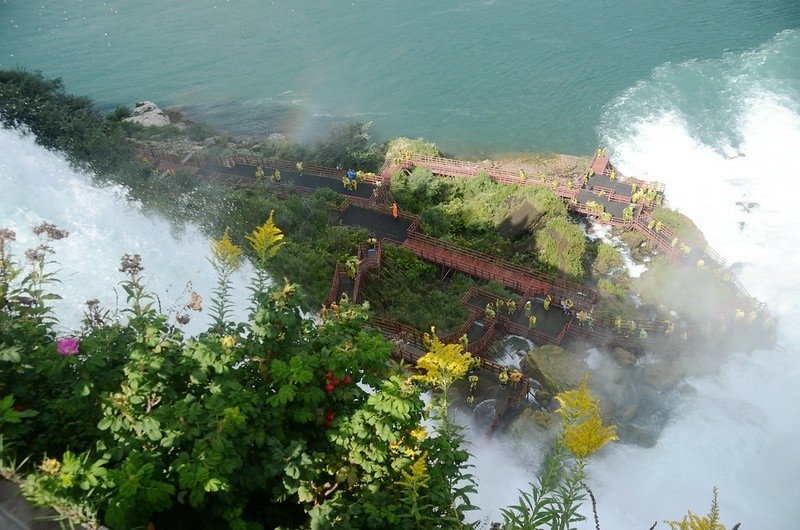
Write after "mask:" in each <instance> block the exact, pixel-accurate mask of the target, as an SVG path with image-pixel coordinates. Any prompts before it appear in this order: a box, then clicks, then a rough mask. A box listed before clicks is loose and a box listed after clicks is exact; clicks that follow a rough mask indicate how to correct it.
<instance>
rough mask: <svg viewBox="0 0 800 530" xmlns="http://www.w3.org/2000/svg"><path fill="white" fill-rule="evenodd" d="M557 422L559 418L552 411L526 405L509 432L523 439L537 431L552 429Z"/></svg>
mask: <svg viewBox="0 0 800 530" xmlns="http://www.w3.org/2000/svg"><path fill="white" fill-rule="evenodd" d="M557 423H558V419H557V418H556V416H555V414H553V413H552V412H547V411H546V410H537V409H533V408H531V407H526V408H525V409H523V410H522V412H520V414H519V416H517V418H516V419H515V420H514V423H512V424H511V426H510V427H509V428H508V432H509V433H510V434H511V435H512V436H513V437H514V438H517V439H521V440H523V439H527V438H529V437H530V436H532V435H534V434H536V433H541V432H542V431H547V430H550V428H552V427H553V426H555V425H556V424H557Z"/></svg>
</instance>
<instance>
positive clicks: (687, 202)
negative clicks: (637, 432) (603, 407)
mask: <svg viewBox="0 0 800 530" xmlns="http://www.w3.org/2000/svg"><path fill="white" fill-rule="evenodd" d="M720 83H721V85H718V84H720ZM709 86H713V87H714V90H715V91H714V92H713V93H714V94H715V96H716V99H715V100H707V101H706V102H705V105H706V107H705V108H704V109H703V112H698V113H695V112H692V109H690V108H687V107H688V106H690V105H686V104H685V102H686V101H688V100H691V98H692V95H693V91H692V87H695V88H697V89H698V91H699V92H702V91H703V90H702V89H703V88H705V89H706V90H707V89H708V87H709ZM798 87H800V32H797V31H795V32H785V33H784V34H781V35H779V36H778V37H776V39H775V40H773V41H771V42H770V43H767V44H766V45H764V46H763V47H762V48H760V49H758V50H754V51H752V52H748V53H745V54H742V55H730V56H725V57H723V58H722V59H721V60H718V61H708V62H699V63H698V62H690V63H686V64H682V65H665V66H664V67H663V68H661V69H660V71H658V72H656V73H655V75H654V77H653V79H651V80H649V81H648V82H647V83H643V84H641V85H639V86H637V87H634V88H633V89H632V90H630V91H629V92H628V93H626V94H624V95H623V96H622V97H621V98H620V99H619V101H617V102H616V105H615V106H614V107H613V108H612V109H611V110H610V111H609V115H608V117H607V123H606V124H605V125H607V126H609V127H607V128H606V129H605V130H604V132H605V137H606V142H607V145H609V146H610V148H611V150H612V157H613V158H614V159H615V160H616V162H617V163H618V165H619V167H620V169H621V170H622V172H623V173H625V174H628V175H637V176H642V177H643V178H646V179H650V180H657V181H660V182H664V183H665V184H666V189H667V198H668V200H669V203H670V205H671V206H672V207H675V208H677V209H679V210H680V211H681V212H683V213H685V214H687V215H688V216H689V217H691V218H692V219H693V220H694V221H695V222H696V223H697V225H698V226H699V227H700V228H701V229H702V230H703V231H704V233H705V234H706V236H707V238H708V240H709V243H710V245H711V246H712V247H714V248H715V249H716V250H718V251H719V252H721V253H722V255H723V256H725V257H726V258H727V259H728V262H729V263H737V264H739V267H740V270H741V272H740V274H739V277H740V279H741V280H742V282H743V284H744V285H745V286H746V287H747V289H748V290H749V291H750V293H751V294H752V295H753V296H755V297H757V298H758V299H760V300H763V301H765V302H767V303H768V304H769V308H770V311H771V312H772V314H773V317H774V318H775V319H776V321H777V324H778V340H777V345H776V347H775V348H774V349H772V350H769V351H756V352H754V353H753V354H750V355H746V354H742V353H737V352H732V357H731V359H730V360H729V361H727V362H725V363H724V364H723V365H722V366H720V371H719V373H718V374H717V375H715V376H711V377H703V378H695V379H693V380H691V381H690V383H691V384H692V385H693V386H694V387H695V388H697V390H698V392H697V395H695V396H693V397H688V398H684V401H683V402H682V403H681V405H680V407H679V410H678V411H677V413H676V415H675V417H674V418H673V421H672V422H671V424H670V425H668V426H667V428H666V429H665V430H664V432H663V433H662V435H661V437H660V438H659V440H658V443H657V444H656V446H655V447H653V448H652V449H640V448H636V447H631V446H623V445H619V444H617V445H615V446H613V447H610V448H609V449H608V450H607V451H605V452H604V453H603V454H602V455H601V456H600V457H599V458H598V459H597V460H596V461H595V462H594V464H593V466H592V468H591V482H592V483H593V484H594V485H595V492H596V493H597V494H598V501H599V503H600V511H601V513H600V517H601V522H602V523H603V527H604V528H610V529H616V528H647V527H649V524H652V522H653V521H656V520H659V521H662V520H664V519H677V518H680V516H681V514H683V513H685V511H686V510H687V509H692V510H693V511H694V512H696V513H707V511H708V507H709V504H710V497H711V490H712V488H713V487H714V486H717V487H719V491H720V508H721V512H722V518H723V521H725V523H726V524H727V525H728V528H730V527H731V526H733V524H735V523H736V522H741V523H742V528H743V529H771V530H779V529H787V530H788V529H793V528H798V527H800V523H798V521H799V520H800V493H799V492H800V488H798V485H797V478H798V477H800V453H798V451H797V448H796V446H797V437H798V435H800V412H799V411H798V403H800V387H798V384H797V381H798V380H800V357H799V356H800V330H798V329H797V327H796V325H795V323H796V322H797V321H798V318H800V303H799V302H800V298H799V297H800V279H798V276H797V274H796V271H797V268H798V265H800V251H798V248H800V231H798V229H797V227H798V226H800V209H798V207H797V200H798V196H797V195H796V193H795V192H794V188H795V185H794V182H793V181H794V180H795V176H794V174H793V173H794V160H795V158H796V155H797V148H798V146H800V98H798ZM645 108H648V109H653V108H656V109H658V110H655V111H653V110H649V111H647V112H643V109H645ZM703 114H705V115H706V116H705V117H703V116H702V115H703ZM708 116H716V118H717V119H718V120H719V122H718V126H717V127H714V126H713V124H712V125H709V124H708V123H707V121H706V119H707V117H708ZM698 121H703V123H698ZM623 123H625V125H624V126H623V125H622V124H623ZM704 127H705V128H707V129H709V128H710V129H716V133H717V134H715V135H709V134H704V133H703V128H704ZM689 294H690V293H687V295H689Z"/></svg>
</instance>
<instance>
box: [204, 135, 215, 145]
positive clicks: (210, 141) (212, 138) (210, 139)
mask: <svg viewBox="0 0 800 530" xmlns="http://www.w3.org/2000/svg"><path fill="white" fill-rule="evenodd" d="M215 143H217V137H216V136H209V137H208V138H206V139H205V140H203V145H204V146H206V147H208V146H211V145H214V144H215Z"/></svg>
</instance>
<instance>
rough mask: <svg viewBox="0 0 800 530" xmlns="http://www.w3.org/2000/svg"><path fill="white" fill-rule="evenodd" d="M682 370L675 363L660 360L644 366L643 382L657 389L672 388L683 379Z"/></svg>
mask: <svg viewBox="0 0 800 530" xmlns="http://www.w3.org/2000/svg"><path fill="white" fill-rule="evenodd" d="M683 375H684V374H683V371H682V370H681V369H680V368H679V367H678V366H677V365H675V364H672V363H669V362H661V363H658V364H648V365H647V366H645V367H644V380H645V382H646V383H647V384H648V385H650V386H652V387H653V388H655V389H656V390H658V391H664V390H669V389H670V388H674V387H676V386H677V385H678V383H680V382H681V380H682V379H683Z"/></svg>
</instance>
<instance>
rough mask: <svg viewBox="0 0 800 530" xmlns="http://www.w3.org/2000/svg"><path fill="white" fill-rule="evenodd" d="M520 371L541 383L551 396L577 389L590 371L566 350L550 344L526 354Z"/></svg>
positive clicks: (582, 362)
mask: <svg viewBox="0 0 800 530" xmlns="http://www.w3.org/2000/svg"><path fill="white" fill-rule="evenodd" d="M520 369H521V370H522V372H523V373H524V374H525V375H527V376H528V377H533V378H534V379H536V380H537V381H539V382H540V383H541V384H542V386H543V387H544V389H545V390H546V391H547V392H549V393H550V394H558V393H559V392H563V391H565V390H570V389H572V388H576V387H577V386H578V385H579V384H580V383H581V379H583V376H584V375H585V374H586V373H587V372H588V371H589V365H588V364H586V361H584V360H583V359H580V358H578V357H577V356H575V355H574V354H572V353H570V352H568V351H567V350H565V349H564V348H561V347H559V346H555V345H552V344H548V345H546V346H542V347H541V348H537V349H535V350H531V351H529V352H528V353H527V354H525V356H524V357H523V358H522V359H521V360H520Z"/></svg>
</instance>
